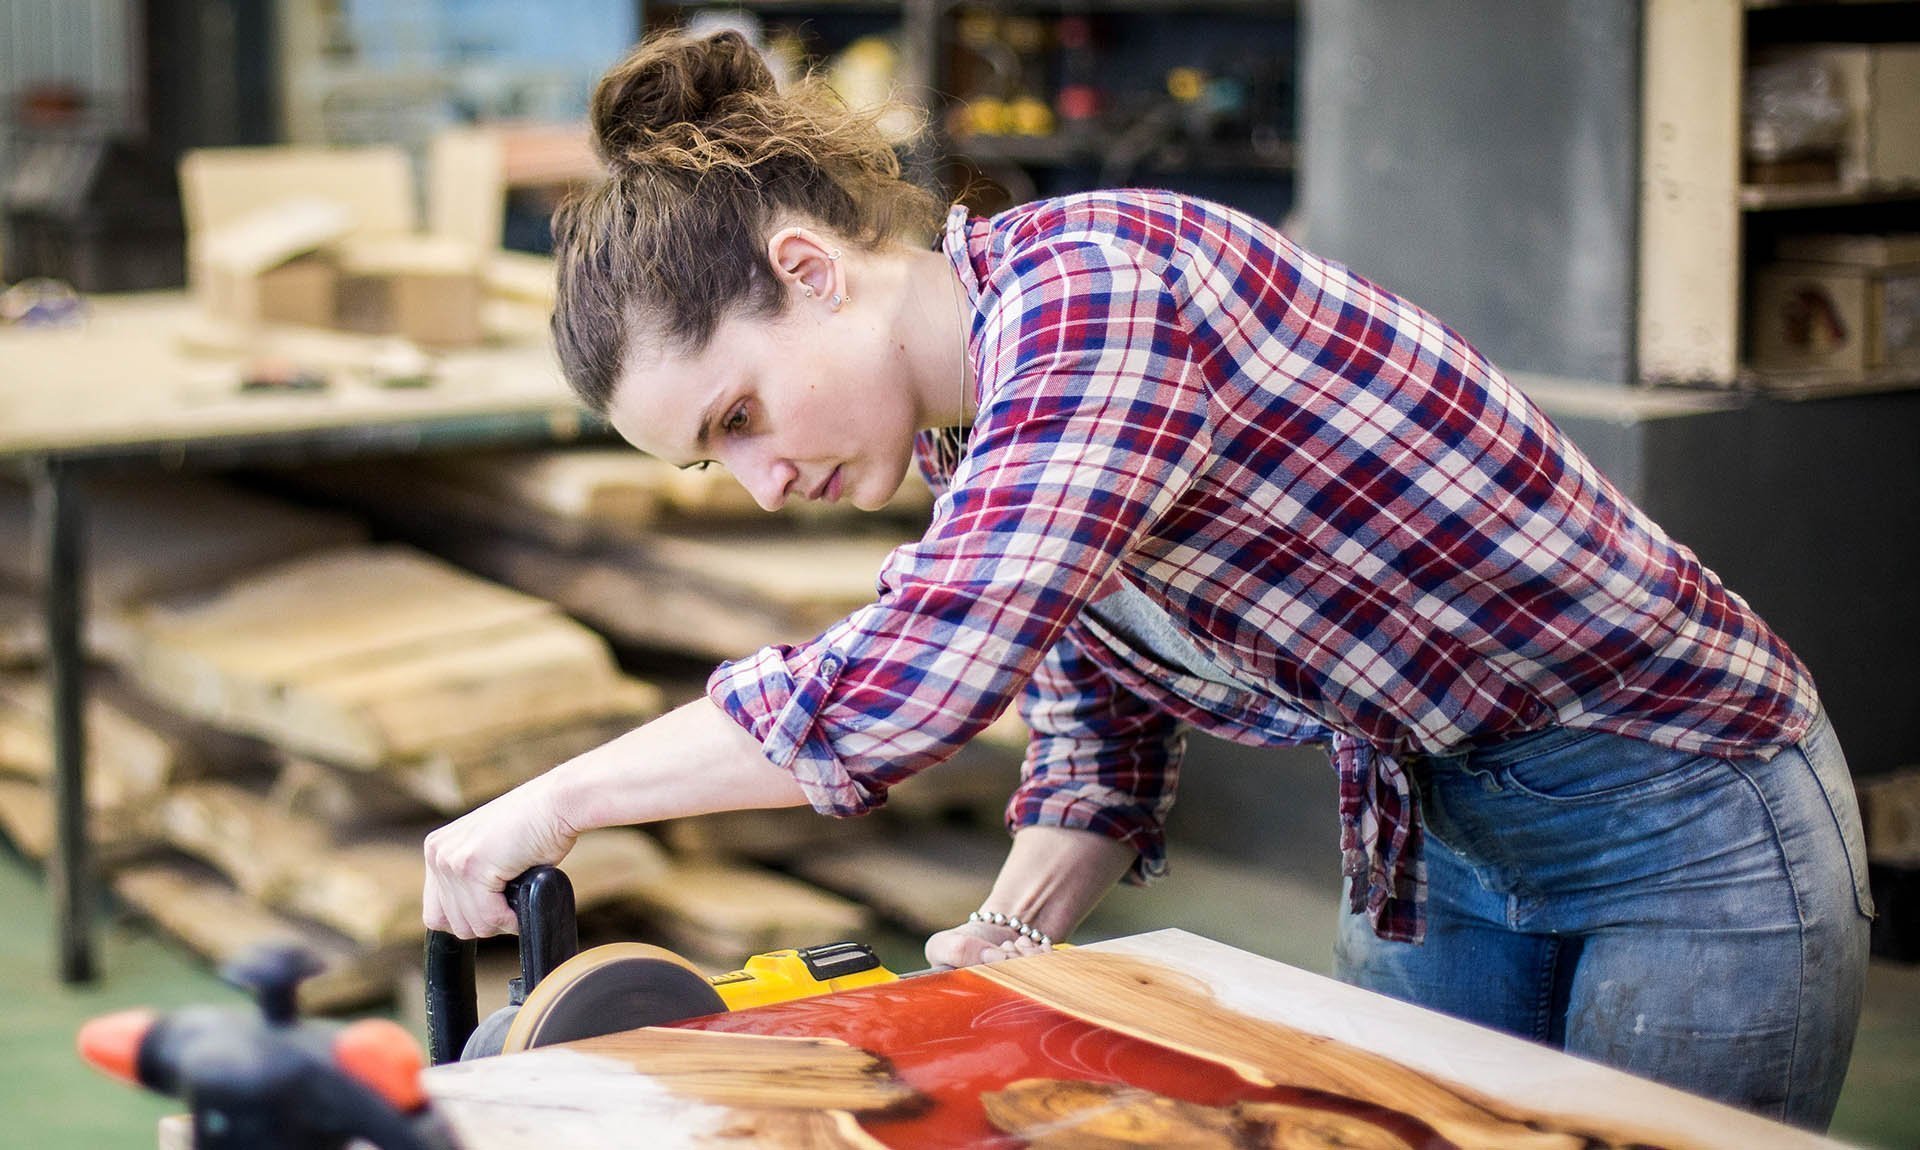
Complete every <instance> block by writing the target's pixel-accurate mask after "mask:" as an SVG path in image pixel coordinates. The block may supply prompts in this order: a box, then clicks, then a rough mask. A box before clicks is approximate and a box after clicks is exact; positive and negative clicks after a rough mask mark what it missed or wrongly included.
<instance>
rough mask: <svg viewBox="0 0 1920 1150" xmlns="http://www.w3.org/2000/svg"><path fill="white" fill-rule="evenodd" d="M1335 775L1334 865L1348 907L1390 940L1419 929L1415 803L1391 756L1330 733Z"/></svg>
mask: <svg viewBox="0 0 1920 1150" xmlns="http://www.w3.org/2000/svg"><path fill="white" fill-rule="evenodd" d="M1332 754H1333V765H1334V769H1335V770H1336V771H1337V772H1338V773H1339V776H1340V871H1341V873H1342V874H1344V875H1345V876H1346V877H1347V879H1348V884H1347V900H1348V909H1350V910H1351V911H1352V912H1353V913H1355V914H1360V913H1363V912H1364V913H1365V914H1366V916H1367V920H1368V921H1369V922H1370V923H1372V924H1373V932H1374V934H1376V935H1378V936H1379V937H1381V938H1384V939H1389V940H1392V941H1395V942H1413V943H1418V942H1421V941H1422V940H1424V938H1425V937H1426V927H1427V915H1426V902H1427V864H1426V859H1425V857H1424V856H1423V853H1422V838H1423V837H1424V836H1423V832H1422V827H1421V823H1420V804H1419V802H1418V800H1417V799H1416V798H1415V796H1414V793H1413V784H1412V782H1411V781H1410V780H1409V779H1408V777H1407V771H1406V768H1405V767H1404V766H1402V765H1401V763H1400V762H1399V760H1398V759H1396V758H1395V757H1394V756H1393V755H1391V754H1388V753H1386V752H1383V751H1381V750H1379V749H1378V748H1376V747H1374V746H1373V745H1372V744H1370V743H1367V742H1363V741H1362V740H1360V739H1356V738H1353V737H1351V736H1345V735H1341V736H1336V737H1335V738H1334V741H1333V748H1332Z"/></svg>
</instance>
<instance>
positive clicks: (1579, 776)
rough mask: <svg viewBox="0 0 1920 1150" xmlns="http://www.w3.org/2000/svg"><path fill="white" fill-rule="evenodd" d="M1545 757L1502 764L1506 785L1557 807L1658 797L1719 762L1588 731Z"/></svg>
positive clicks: (1499, 771)
mask: <svg viewBox="0 0 1920 1150" xmlns="http://www.w3.org/2000/svg"><path fill="white" fill-rule="evenodd" d="M1585 734H1586V735H1587V736H1590V737H1586V738H1581V739H1577V740H1575V741H1572V742H1569V743H1565V744H1563V745H1561V746H1559V747H1557V748H1555V749H1554V750H1553V751H1551V752H1549V753H1545V754H1539V755H1531V756H1527V757H1525V758H1520V759H1516V760H1514V761H1513V762H1510V763H1505V764H1503V765H1501V766H1500V767H1499V768H1498V769H1497V770H1496V771H1495V778H1497V779H1498V780H1499V782H1500V785H1501V786H1503V787H1507V788H1510V789H1512V790H1515V791H1518V792H1520V793H1521V794H1523V795H1527V796H1529V797H1531V798H1535V799H1540V800H1543V801H1545V802H1554V803H1593V802H1613V801H1618V800H1621V799H1638V798H1644V797H1647V796H1650V795H1657V794H1660V793H1661V792H1663V791H1668V790H1672V789H1673V788H1675V787H1678V786H1682V785H1684V784H1686V783H1687V782H1688V781H1690V780H1692V779H1694V778H1697V777H1699V776H1700V775H1702V774H1704V773H1706V772H1708V771H1711V770H1712V769H1714V768H1715V767H1716V766H1718V765H1719V763H1720V760H1718V759H1716V758H1713V757H1712V756H1709V755H1700V754H1697V753H1695V752H1693V751H1676V750H1670V749H1668V748H1666V747H1661V746H1656V745H1655V744H1653V743H1649V742H1645V741H1643V740H1640V739H1630V738H1627V737H1625V736H1622V735H1610V734H1607V733H1605V732H1600V731H1589V732H1585Z"/></svg>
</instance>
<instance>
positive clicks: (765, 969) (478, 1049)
mask: <svg viewBox="0 0 1920 1150" xmlns="http://www.w3.org/2000/svg"><path fill="white" fill-rule="evenodd" d="M504 893H505V895H506V898H507V902H508V904H509V905H511V906H512V907H513V914H514V917H515V919H517V920H518V922H519V925H520V975H519V977H517V978H514V979H513V980H512V981H510V982H509V983H508V988H507V999H508V1004H507V1005H506V1006H504V1007H501V1008H500V1009H499V1010H496V1011H494V1012H493V1013H492V1014H490V1015H488V1016H487V1018H486V1019H485V1020H484V1021H482V1020H481V1019H480V1018H479V1008H478V1006H477V997H476V994H477V988H476V987H475V985H474V961H473V960H474V944H473V943H472V942H471V941H468V940H463V939H459V938H455V937H454V936H453V935H450V934H445V933H443V932H440V931H432V932H430V933H429V934H428V936H427V958H426V966H427V970H426V976H427V978H426V981H427V1054H428V1057H429V1059H430V1060H431V1061H432V1063H433V1065H435V1066H438V1065H440V1064H441V1063H443V1062H451V1061H454V1060H456V1059H459V1060H463V1061H464V1060H468V1059H473V1058H484V1057H487V1056H489V1055H494V1054H507V1053H512V1052H514V1051H519V1050H532V1049H534V1048H535V1047H540V1046H550V1045H552V1044H553V1043H556V1042H571V1041H573V1040H575V1039H580V1038H594V1037H598V1036H599V1035H603V1034H614V1033H617V1032H619V1031H622V1030H633V1029H636V1028H638V1027H642V1026H659V1025H662V1024H664V1023H668V1022H677V1021H679V1020H681V1019H683V1018H698V1017H700V1016H701V1015H705V1014H718V1013H721V1012H722V1011H727V1010H744V1009H746V1008H748V1007H752V1006H762V1005H765V1004H767V1003H771V1002H785V1001H788V1000H790V999H795V998H807V997H810V996H812V995H816V994H827V993H830V992H832V991H837V990H852V989H854V988H856V987H861V986H873V985H875V984H878V983H883V982H892V981H894V980H895V979H897V978H899V977H900V976H899V975H896V974H894V973H893V972H892V971H890V970H888V969H887V968H886V967H884V966H882V965H881V964H880V959H879V958H878V957H877V956H876V955H875V954H874V953H873V951H872V949H871V948H869V947H867V946H865V945H863V944H861V943H857V942H836V943H830V944H828V945H825V946H813V947H807V948H805V949H800V950H776V951H773V952H771V953H768V954H759V955H755V956H754V957H752V958H750V959H748V960H747V961H746V964H745V965H744V966H743V967H742V968H741V969H739V970H736V971H733V972H731V973H728V974H722V975H718V976H716V977H711V978H710V977H708V976H707V975H705V974H702V973H701V972H700V970H699V969H698V968H697V967H695V966H694V965H693V964H692V963H690V962H688V961H687V960H686V959H684V958H681V957H680V956H679V955H677V954H674V953H673V952H672V951H670V950H665V949H663V948H661V947H657V946H649V945H647V944H645V943H638V942H619V943H612V944H609V945H607V946H596V947H593V948H591V949H589V950H585V951H583V950H581V949H580V935H579V929H578V924H577V920H576V918H575V911H574V899H573V884H572V882H571V881H569V880H568V878H567V876H566V874H565V872H563V871H561V870H559V869H557V868H555V867H550V866H545V867H535V868H533V869H532V870H530V871H528V872H526V873H525V874H523V875H521V876H520V877H519V878H516V879H514V880H513V881H512V882H509V883H508V884H507V887H506V890H505V892H504Z"/></svg>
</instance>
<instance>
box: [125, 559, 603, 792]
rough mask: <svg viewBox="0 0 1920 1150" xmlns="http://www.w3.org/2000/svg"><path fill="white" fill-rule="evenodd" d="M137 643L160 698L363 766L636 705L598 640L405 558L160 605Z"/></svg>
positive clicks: (328, 566)
mask: <svg viewBox="0 0 1920 1150" xmlns="http://www.w3.org/2000/svg"><path fill="white" fill-rule="evenodd" d="M131 646H132V651H131V657H130V666H131V671H132V673H133V674H134V675H135V676H136V677H137V679H138V680H139V682H140V683H141V685H142V687H143V688H144V689H145V690H147V691H148V692H149V693H151V694H153V695H154V696H155V697H157V698H160V699H163V700H165V701H166V702H168V703H169V704H171V705H173V706H176V707H179V708H181V709H182V710H185V711H187V712H189V713H191V714H195V715H198V716H200V717H202V718H205V719H206V720H208V721H209V722H213V723H217V724H219V725H221V726H223V727H227V728H229V729H232V730H237V731H243V732H246V733H249V734H254V735H258V736H260V737H262V738H266V739H269V740H271V741H273V742H274V743H276V744H277V745H279V746H282V747H285V748H287V749H290V750H294V751H300V752H305V753H308V754H312V755H315V756H318V757H320V758H324V759H327V760H328V761H331V762H337V763H342V764H346V765H351V766H360V767H369V768H371V767H375V766H379V765H380V764H382V763H385V762H389V761H392V760H397V759H402V758H408V757H417V756H421V755H425V754H427V753H429V752H431V751H432V750H434V749H435V748H437V747H440V746H443V745H446V744H448V743H465V742H471V741H473V740H476V739H484V738H491V737H502V736H507V735H510V734H514V733H518V732H522V731H526V730H529V729H538V728H542V727H550V726H554V725H558V724H561V723H566V722H570V721H574V720H580V719H586V718H597V717H603V716H606V715H609V714H614V713H627V712H629V711H631V710H632V708H633V705H634V690H635V687H634V686H633V685H632V684H631V683H630V682H628V681H627V680H625V679H624V678H623V677H622V676H621V675H620V674H619V673H618V671H617V670H616V669H615V668H614V666H613V662H612V658H611V656H610V655H609V653H608V651H607V649H606V646H605V644H604V642H602V641H601V640H600V638H599V637H598V636H596V635H594V634H593V633H592V632H590V631H588V630H587V629H586V628H584V627H582V626H580V625H579V624H577V623H574V622H572V621H570V620H568V619H565V618H563V617H562V616H561V615H560V614H559V612H558V611H557V610H556V609H555V608H554V607H553V606H552V605H551V604H549V603H546V602H544V601H541V600H538V599H534V598H531V597H529V596H526V595H522V594H519V593H518V592H515V591H511V590H509V589H507V588H504V587H500V586H497V585H495V584H491V583H488V582H486V581H484V580H482V579H478V578H475V577H473V576H471V575H468V574H465V573H464V572H461V571H458V570H456V569H454V568H452V567H450V566H448V565H447V564H445V563H442V562H440V561H438V560H435V559H432V558H430V557H428V556H426V555H423V554H421V553H419V552H415V551H412V550H409V549H407V548H403V547H381V548H353V549H347V550H337V551H329V552H323V553H320V554H317V555H313V556H308V557H305V558H302V559H298V560H294V561H292V562H290V563H285V564H281V565H279V566H276V567H273V568H270V569H268V570H266V571H263V572H261V573H259V574H257V575H255V576H252V577H250V578H248V579H245V580H242V581H239V582H237V583H235V584H233V585H231V586H230V587H228V588H226V589H225V590H224V591H223V592H222V593H221V594H219V595H217V596H214V597H211V598H206V599H201V600H195V601H191V602H170V603H168V604H166V605H163V606H156V607H152V608H149V609H147V610H146V611H144V612H142V613H141V614H140V616H139V617H138V618H137V620H136V621H135V623H134V625H133V637H132V644H131Z"/></svg>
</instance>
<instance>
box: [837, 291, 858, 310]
mask: <svg viewBox="0 0 1920 1150" xmlns="http://www.w3.org/2000/svg"><path fill="white" fill-rule="evenodd" d="M852 299H853V297H852V296H850V295H839V294H837V293H836V294H835V295H834V297H833V301H832V306H833V310H835V311H839V310H840V305H841V304H843V303H848V302H850V301H851V300H852Z"/></svg>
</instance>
